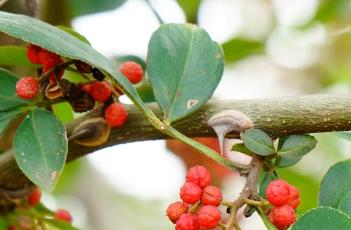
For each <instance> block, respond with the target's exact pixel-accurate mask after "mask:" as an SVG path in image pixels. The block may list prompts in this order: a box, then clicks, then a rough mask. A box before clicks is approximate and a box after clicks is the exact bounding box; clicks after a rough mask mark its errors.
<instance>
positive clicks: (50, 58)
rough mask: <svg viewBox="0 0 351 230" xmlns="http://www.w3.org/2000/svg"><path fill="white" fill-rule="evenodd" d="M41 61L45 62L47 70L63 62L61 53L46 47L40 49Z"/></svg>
mask: <svg viewBox="0 0 351 230" xmlns="http://www.w3.org/2000/svg"><path fill="white" fill-rule="evenodd" d="M39 61H40V63H41V64H43V66H44V67H46V69H47V70H48V69H51V68H52V67H54V66H56V65H58V64H60V63H61V62H62V61H61V57H60V56H59V55H57V54H55V53H53V52H50V51H48V50H45V49H41V50H40V52H39ZM44 72H45V71H44Z"/></svg>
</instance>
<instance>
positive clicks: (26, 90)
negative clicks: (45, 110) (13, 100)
mask: <svg viewBox="0 0 351 230" xmlns="http://www.w3.org/2000/svg"><path fill="white" fill-rule="evenodd" d="M38 93H39V81H38V80H37V79H35V78H33V77H23V78H21V79H20V80H19V81H18V82H17V83H16V94H17V96H19V97H20V98H23V99H32V98H34V97H35V96H37V95H38Z"/></svg>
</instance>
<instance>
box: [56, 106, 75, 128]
mask: <svg viewBox="0 0 351 230" xmlns="http://www.w3.org/2000/svg"><path fill="white" fill-rule="evenodd" d="M52 111H53V112H54V113H55V115H56V116H57V117H58V119H59V120H60V121H61V122H62V123H63V124H66V123H68V122H70V121H72V120H73V119H74V116H73V109H72V106H71V105H70V103H68V102H61V103H57V104H54V105H53V106H52Z"/></svg>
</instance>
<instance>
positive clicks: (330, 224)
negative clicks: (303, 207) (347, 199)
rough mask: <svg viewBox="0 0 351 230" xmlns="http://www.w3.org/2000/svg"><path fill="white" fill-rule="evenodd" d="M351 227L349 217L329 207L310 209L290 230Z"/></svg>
mask: <svg viewBox="0 0 351 230" xmlns="http://www.w3.org/2000/svg"><path fill="white" fill-rule="evenodd" d="M346 229H351V218H350V217H349V216H348V215H346V214H345V213H343V212H341V211H340V210H337V209H334V208H330V207H319V208H315V209H311V210H310V211H308V212H306V213H305V214H304V215H303V216H301V217H300V218H299V219H298V221H297V222H296V223H295V224H294V225H293V226H292V228H291V230H346Z"/></svg>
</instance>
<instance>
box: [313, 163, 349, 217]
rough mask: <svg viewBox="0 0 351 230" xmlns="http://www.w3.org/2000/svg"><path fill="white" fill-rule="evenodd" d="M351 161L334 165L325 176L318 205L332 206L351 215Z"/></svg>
mask: <svg viewBox="0 0 351 230" xmlns="http://www.w3.org/2000/svg"><path fill="white" fill-rule="evenodd" d="M350 177H351V160H346V161H341V162H339V163H336V164H335V165H333V166H332V167H331V168H330V169H329V170H328V172H327V174H326V175H325V176H324V178H323V180H322V183H321V187H320V190H319V198H318V205H319V206H330V207H333V208H336V209H339V210H341V211H343V212H345V213H347V214H349V215H351V180H350Z"/></svg>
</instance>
